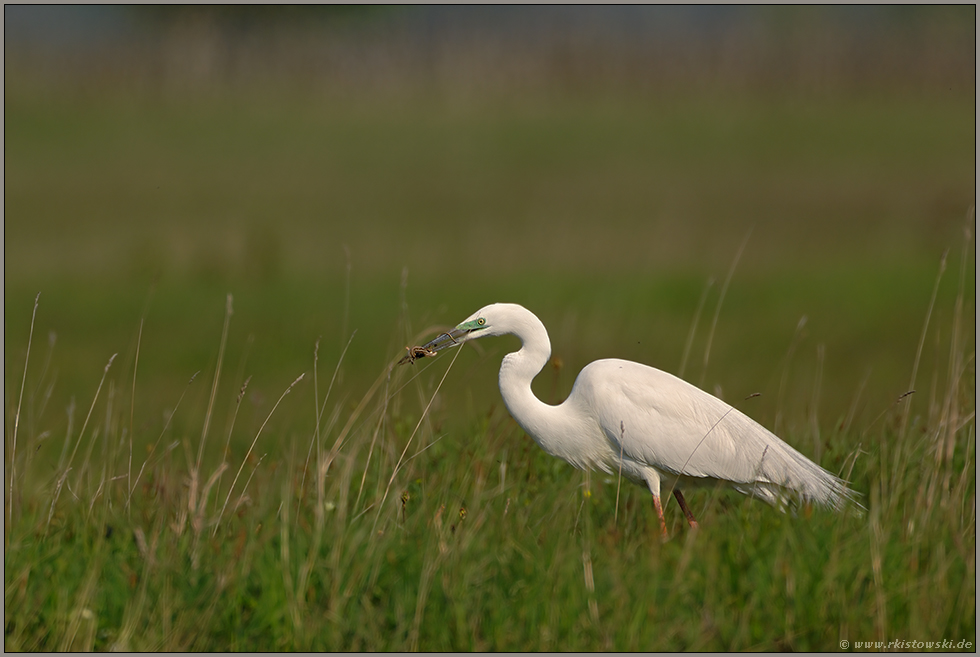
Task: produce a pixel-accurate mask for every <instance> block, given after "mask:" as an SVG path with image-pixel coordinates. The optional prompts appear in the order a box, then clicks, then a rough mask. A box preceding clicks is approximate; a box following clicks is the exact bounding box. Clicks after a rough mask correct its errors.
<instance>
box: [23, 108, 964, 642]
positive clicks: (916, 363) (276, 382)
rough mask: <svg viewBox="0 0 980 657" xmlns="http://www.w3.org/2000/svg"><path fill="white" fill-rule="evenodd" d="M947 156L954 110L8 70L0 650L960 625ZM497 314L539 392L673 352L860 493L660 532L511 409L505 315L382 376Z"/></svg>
mask: <svg viewBox="0 0 980 657" xmlns="http://www.w3.org/2000/svg"><path fill="white" fill-rule="evenodd" d="M975 142H976V135H975V107H974V105H973V102H972V97H970V98H967V99H966V100H963V99H959V98H942V97H939V98H922V97H915V96H914V95H910V96H901V95H899V96H897V97H880V98H879V97H865V98H861V99H836V100H827V99H819V98H818V99H810V100H806V101H804V100H802V99H796V100H792V99H763V98H758V97H753V98H742V97H734V98H725V99H723V100H719V99H717V98H697V97H693V98H683V99H682V98H677V97H674V98H671V99H667V100H658V99H654V98H651V97H644V96H637V97H629V98H622V99H617V100H615V102H614V101H612V100H608V99H605V100H596V99H589V98H579V99H574V100H573V99H563V100H562V101H560V102H559V101H555V100H550V101H549V100H547V99H544V100H542V99H541V98H537V99H532V100H528V101H526V102H524V101H516V100H513V99H511V100H509V101H507V102H504V101H497V102H488V103H486V104H479V105H477V104H473V105H466V104H464V105H454V104H452V103H444V102H440V101H439V100H438V99H419V98H415V99H411V100H400V101H397V102H395V101H393V102H390V103H368V102H366V101H365V102H357V101H353V100H352V101H346V102H339V101H337V100H336V99H334V100H330V99H327V98H324V97H317V96H314V95H311V96H303V95H288V94H287V95H285V96H282V97H280V96H270V95H265V94H258V93H257V94H254V95H248V94H244V93H242V94H238V95H236V94H223V95H222V94H219V95H216V96H215V97H212V98H208V99H206V100H205V99H201V98H190V99H188V98H167V97H155V96H153V95H152V94H133V95H125V94H121V93H106V94H92V95H85V94H81V95H77V94H76V95H68V94H66V95H64V96H58V95H54V96H51V95H44V94H37V93H29V92H27V91H24V92H23V93H8V94H7V97H6V99H5V199H4V205H5V251H4V257H5V264H4V274H5V282H4V317H5V320H4V329H5V338H4V363H5V372H4V376H5V378H4V384H5V385H4V401H5V408H6V415H5V418H6V419H5V441H6V443H5V462H4V463H5V475H6V478H5V480H4V483H5V506H4V512H5V538H6V541H5V568H4V573H5V574H4V584H5V597H4V602H5V611H6V613H5V648H6V649H7V650H58V649H73V650H81V649H91V648H94V649H96V650H108V649H113V648H119V649H128V650H201V651H203V650H222V649H231V650H258V651H265V650H406V649H419V650H427V651H450V650H452V651H456V650H633V651H648V650H649V651H655V650H837V649H840V646H841V643H840V642H841V641H842V640H847V641H850V642H851V645H852V646H853V644H854V643H855V642H858V641H875V640H879V641H892V640H906V641H915V640H921V641H926V640H932V641H941V640H944V639H945V640H952V641H953V642H954V644H955V643H958V642H960V641H969V642H971V646H969V647H968V649H970V650H972V649H975V646H976V607H975V603H976V597H975V594H976V586H975V581H976V559H975V554H976V541H975V539H976V497H975V495H976V486H975V474H976V460H975V459H976V444H975V437H976V434H975V406H976V405H975V342H976V340H975V336H976V321H975V318H976V311H975V297H976V288H975V271H976V270H975V241H974V240H975V237H974V233H973V230H974V227H975V224H974V219H973V209H972V204H973V202H974V198H975V193H976V189H975V175H976V172H975V167H974V163H975ZM743 245H744V249H742V246H743ZM740 249H741V250H740ZM944 253H946V255H945V256H944ZM739 254H740V255H739ZM38 294H40V296H39V302H38V307H37V313H36V318H35V319H34V321H33V331H32V309H33V307H34V306H33V304H34V299H35V297H36V296H37V295H38ZM228 295H231V296H232V297H233V301H232V306H231V307H232V308H233V311H234V312H233V314H232V315H230V316H228V315H227V313H226V298H227V296H228ZM495 301H514V302H519V303H522V304H523V305H525V306H527V307H528V308H530V309H531V310H532V311H534V312H535V313H536V314H538V316H539V317H541V319H542V320H543V321H544V323H545V325H546V326H547V327H548V328H549V331H550V333H551V338H552V345H553V351H554V361H553V364H552V366H550V367H549V368H547V369H546V370H545V371H544V372H543V373H542V374H541V375H540V376H539V377H538V380H536V381H535V390H536V392H537V393H538V395H539V396H540V397H541V398H542V399H544V400H546V401H550V402H557V401H560V400H561V399H563V398H564V396H565V395H566V394H567V393H568V391H569V390H570V389H571V386H572V383H573V381H574V378H575V375H576V374H577V373H578V371H579V370H580V369H581V368H582V367H583V366H584V365H585V364H587V363H588V362H590V361H592V360H594V359H596V358H602V357H621V358H628V359H632V360H637V361H640V362H644V363H647V364H650V365H653V366H656V367H659V368H661V369H664V370H667V371H670V372H674V373H677V374H682V375H683V376H684V377H685V378H687V379H688V380H690V381H691V382H693V383H695V384H698V385H699V386H701V387H702V388H704V389H705V390H708V391H710V392H712V393H714V394H717V395H719V396H721V397H723V398H725V399H726V400H728V401H729V402H731V403H732V404H734V405H735V406H737V407H738V408H740V409H742V410H744V411H745V412H746V413H748V414H749V415H750V416H752V417H754V418H755V419H757V420H758V421H760V422H761V423H762V424H764V425H766V426H767V427H770V428H773V429H774V430H776V431H777V433H779V434H780V435H781V436H782V437H783V438H784V439H785V440H787V442H789V443H791V444H793V445H795V446H796V447H797V448H798V449H800V451H802V452H803V453H804V454H806V455H807V456H809V457H811V458H813V459H814V460H816V461H817V462H819V463H820V464H821V465H823V466H824V467H825V468H827V469H829V470H831V471H833V472H839V473H841V474H842V476H845V477H846V478H848V479H849V480H850V481H851V482H852V485H853V487H854V488H855V490H857V491H858V492H859V493H860V495H861V498H862V503H863V504H864V506H865V507H867V512H866V513H865V514H844V515H834V514H831V513H830V512H827V511H824V510H821V509H809V508H808V509H803V510H802V511H801V512H800V513H798V514H795V515H794V514H788V515H783V514H780V513H778V512H776V511H775V510H773V509H770V508H769V507H767V506H766V505H765V504H762V503H760V502H757V501H754V500H749V499H746V498H743V497H742V496H740V495H738V494H736V493H732V492H726V491H723V490H718V491H702V492H694V493H691V494H690V495H689V500H690V501H691V503H692V507H693V509H694V512H695V514H696V515H697V516H698V518H699V521H700V522H701V527H702V529H701V530H700V531H699V532H698V533H692V532H690V531H689V530H688V529H687V527H686V523H684V520H683V516H682V514H681V513H680V510H679V509H678V508H677V506H676V504H675V503H673V502H670V503H668V504H667V508H666V514H667V520H668V523H669V530H670V534H671V539H670V540H669V541H667V542H664V543H661V542H660V540H659V538H658V527H657V521H656V516H655V514H654V512H653V508H652V505H651V503H650V500H649V494H648V493H647V492H645V491H644V490H642V489H640V488H639V487H636V486H633V485H627V484H624V485H623V487H622V488H621V489H620V488H619V487H618V485H617V484H618V482H616V481H615V480H614V479H612V480H610V479H609V478H608V477H605V476H604V475H598V474H593V475H591V476H588V475H586V474H584V473H581V472H579V471H577V470H574V469H573V468H571V467H570V466H568V465H566V464H564V463H562V462H559V461H557V460H555V459H552V458H551V457H548V456H547V455H546V454H544V453H543V452H542V451H541V450H540V449H539V448H538V447H537V446H536V445H535V444H534V443H533V442H532V441H531V439H530V438H528V437H527V436H525V435H523V433H522V432H521V430H520V429H519V427H517V425H516V424H515V423H514V421H513V420H512V419H511V418H510V417H509V415H508V414H507V412H506V409H504V408H503V405H502V402H501V400H500V396H499V392H498V391H497V389H496V375H497V366H498V365H499V361H500V357H501V356H502V355H503V354H504V353H506V352H507V351H508V350H511V349H513V348H515V347H516V342H515V341H514V340H513V339H510V338H507V339H499V340H495V341H480V343H478V344H476V345H475V346H474V347H472V348H471V347H466V348H464V349H462V350H460V352H459V353H458V355H457V353H455V352H449V353H447V354H444V355H442V356H440V357H439V358H438V359H435V360H434V361H424V362H419V363H417V364H415V365H414V366H411V367H401V368H394V369H392V368H391V366H392V364H393V363H394V362H395V361H396V360H397V359H398V358H399V357H400V356H401V355H403V354H404V347H405V346H406V345H411V344H420V343H421V342H422V341H423V340H425V339H427V338H428V337H432V336H433V335H434V333H435V332H436V331H438V330H441V328H442V327H445V326H447V325H453V324H455V323H457V322H459V321H461V320H462V319H464V318H465V317H466V316H468V315H469V314H470V313H471V312H473V311H474V310H476V309H478V308H479V307H481V306H483V305H486V304H488V303H492V302H495ZM226 322H227V324H226ZM226 326H227V330H225V327H226ZM28 345H30V349H28ZM348 345H349V346H348ZM113 354H117V355H116V356H115V358H114V360H112V364H111V367H109V368H108V369H107V370H106V363H107V362H109V361H110V357H112V356H113ZM454 359H455V360H454ZM25 362H26V369H25ZM450 363H452V366H451V367H450ZM447 369H449V371H448V374H447ZM218 371H220V377H219V378H218V380H217V381H216V372H218ZM25 373H26V374H25ZM104 373H105V374H104ZM103 374H104V376H103ZM444 374H445V380H444V381H443V375H444ZM300 375H304V376H303V378H302V379H301V380H299V381H298V382H297V383H295V385H294V386H292V387H291V384H293V382H294V381H295V380H296V379H297V377H299V376H300ZM192 377H194V378H193V381H192V382H191V383H188V381H189V380H191V378H192ZM440 384H441V385H440ZM913 389H914V390H915V392H914V393H913V394H911V395H908V396H905V397H903V395H904V394H905V393H906V392H908V391H909V390H913ZM287 390H289V391H290V393H289V394H288V395H286V396H285V397H282V395H283V393H285V392H286V391H287ZM328 391H329V394H328ZM753 393H760V395H759V396H756V397H751V398H750V395H752V394H753ZM617 501H618V504H617ZM960 647H966V646H960Z"/></svg>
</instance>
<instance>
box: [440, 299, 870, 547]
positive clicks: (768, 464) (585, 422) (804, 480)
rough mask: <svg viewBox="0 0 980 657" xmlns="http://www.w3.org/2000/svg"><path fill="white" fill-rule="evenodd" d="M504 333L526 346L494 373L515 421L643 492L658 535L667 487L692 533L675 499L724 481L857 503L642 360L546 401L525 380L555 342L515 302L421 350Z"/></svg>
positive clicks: (837, 503)
mask: <svg viewBox="0 0 980 657" xmlns="http://www.w3.org/2000/svg"><path fill="white" fill-rule="evenodd" d="M505 334H513V335H516V336H517V337H518V338H520V340H521V342H522V343H523V346H522V348H521V349H520V350H518V351H516V352H513V353H510V354H507V355H506V356H504V359H503V362H502V363H501V366H500V392H501V395H502V396H503V399H504V404H506V406H507V410H509V411H510V414H511V415H512V416H513V417H514V419H515V420H516V421H517V423H518V424H519V425H520V426H521V428H523V429H524V431H526V432H527V434H528V435H530V436H531V437H532V438H533V439H534V440H535V442H537V443H538V445H540V446H541V448H542V449H544V451H546V452H547V453H548V454H551V455H552V456H557V457H559V458H562V459H564V460H565V461H567V462H569V463H571V464H572V465H574V466H575V467H577V468H582V469H593V470H601V471H603V472H607V473H610V474H615V475H619V474H620V473H622V476H623V477H626V478H627V479H630V480H632V481H634V482H637V483H639V484H642V485H646V486H647V487H648V488H649V489H650V491H651V493H652V494H653V501H654V506H655V508H656V510H657V515H658V517H659V519H660V524H661V531H662V533H663V534H664V535H666V531H667V529H666V523H665V521H664V517H663V509H662V506H661V503H660V494H661V491H662V490H673V492H674V494H675V496H676V498H677V501H678V503H679V504H680V506H681V508H682V510H683V511H684V513H685V515H686V517H687V519H688V522H689V523H690V525H691V526H692V527H697V522H696V521H695V520H694V516H693V515H692V514H691V512H690V509H689V508H688V507H687V504H686V502H685V500H684V496H683V493H682V492H681V491H682V489H684V488H688V487H691V486H713V485H715V484H717V483H719V482H720V483H722V484H726V485H728V486H730V487H732V488H734V489H735V490H737V491H739V492H741V493H744V494H746V495H752V496H754V497H757V498H759V499H761V500H764V501H766V502H768V503H770V504H773V505H777V506H783V505H785V504H788V503H791V502H798V503H808V502H814V503H817V504H820V505H824V506H828V507H830V508H832V509H836V510H839V509H842V508H843V507H845V506H846V505H848V504H849V503H852V502H853V501H854V498H855V493H854V492H853V491H852V490H850V489H849V488H848V487H847V485H846V483H845V482H844V481H843V480H841V479H840V478H838V477H836V476H834V475H833V474H831V473H830V472H827V471H826V470H824V469H823V468H821V467H820V466H818V465H817V464H815V463H813V462H812V461H810V460H809V459H808V458H806V457H805V456H803V455H802V454H800V453H799V452H798V451H796V450H795V449H793V448H792V447H790V446H789V445H787V444H786V443H785V442H783V441H782V440H780V439H779V438H778V437H777V436H776V435H775V434H773V433H772V432H770V431H768V430H767V429H765V428H764V427H763V426H762V425H760V424H759V423H757V422H755V421H754V420H752V419H751V418H749V417H748V416H746V415H745V414H744V413H742V412H740V411H739V410H737V409H735V408H733V407H732V406H730V405H729V404H726V403H725V402H723V401H721V400H720V399H718V398H717V397H714V396H712V395H710V394H708V393H706V392H704V391H703V390H701V389H699V388H697V387H695V386H693V385H691V384H689V383H687V382H686V381H684V380H682V379H679V378H677V377H676V376H673V375H672V374H668V373H666V372H662V371H660V370H657V369H654V368H652V367H648V366H646V365H642V364H640V363H634V362H631V361H627V360H619V359H615V358H610V359H605V360H597V361H595V362H593V363H590V364H589V365H587V366H586V367H585V368H583V369H582V371H581V373H580V374H579V375H578V378H577V379H576V380H575V385H574V386H573V387H572V392H571V394H569V396H568V398H567V399H566V400H565V401H564V402H562V403H561V404H558V405H556V406H552V405H550V404H545V403H544V402H542V401H541V400H539V399H538V398H537V397H535V396H534V393H533V392H532V391H531V380H532V379H533V378H534V377H535V376H536V375H537V374H538V373H539V372H540V371H541V369H542V368H543V367H544V366H545V364H547V362H548V359H549V358H550V357H551V341H550V340H549V339H548V332H547V330H546V329H545V327H544V324H542V323H541V321H540V320H539V319H538V318H537V317H536V316H535V315H534V314H533V313H531V312H530V311H529V310H527V309H526V308H524V307H522V306H519V305H517V304H511V303H497V304H493V305H490V306H487V307H485V308H482V309H480V310H478V311H477V312H475V313H474V314H473V315H471V316H470V317H469V318H467V319H466V321H464V322H462V323H461V324H459V325H458V326H457V327H456V328H455V329H453V330H452V331H450V332H449V333H444V334H442V335H441V336H439V337H438V338H436V339H435V340H433V341H431V342H429V343H428V344H427V345H425V346H424V347H423V348H422V349H423V352H422V353H423V355H432V354H433V352H436V351H439V350H440V349H445V348H447V347H452V346H456V345H459V344H462V343H463V342H466V341H467V340H472V339H476V338H482V337H490V336H496V335H505Z"/></svg>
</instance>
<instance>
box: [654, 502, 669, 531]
mask: <svg viewBox="0 0 980 657" xmlns="http://www.w3.org/2000/svg"><path fill="white" fill-rule="evenodd" d="M653 506H654V508H655V509H656V510H657V517H658V518H660V535H661V536H662V537H663V538H665V539H666V538H667V521H666V520H664V508H663V507H662V506H660V496H659V495H657V494H656V493H654V494H653Z"/></svg>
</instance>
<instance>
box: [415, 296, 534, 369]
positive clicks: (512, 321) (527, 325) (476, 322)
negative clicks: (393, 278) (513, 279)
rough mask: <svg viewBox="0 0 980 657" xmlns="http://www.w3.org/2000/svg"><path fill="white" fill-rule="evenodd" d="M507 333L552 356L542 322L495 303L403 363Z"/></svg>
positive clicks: (523, 311) (418, 349)
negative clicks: (479, 339)
mask: <svg viewBox="0 0 980 657" xmlns="http://www.w3.org/2000/svg"><path fill="white" fill-rule="evenodd" d="M508 333H512V334H514V335H517V336H518V337H519V338H521V342H524V343H525V344H526V343H527V340H529V339H530V340H532V341H533V342H534V343H535V344H536V345H537V346H539V347H541V348H543V350H544V351H546V352H548V353H550V352H551V343H550V342H549V341H548V332H547V331H546V330H545V328H544V325H543V324H542V323H541V320H539V319H538V318H537V317H535V316H534V315H533V314H532V313H531V312H530V311H529V310H527V309H526V308H524V307H523V306H519V305H517V304H516V303H494V304H491V305H489V306H485V307H484V308H481V309H480V310H477V311H476V312H475V313H473V314H472V315H470V316H469V317H467V318H466V319H465V320H464V321H463V322H461V323H459V324H457V325H456V328H454V329H452V330H451V331H447V332H446V333H443V334H442V335H440V336H437V337H436V338H435V339H434V340H432V341H430V342H428V343H426V344H425V345H423V346H421V347H413V348H412V350H410V352H411V353H409V355H408V356H406V357H405V358H403V359H402V362H413V361H414V360H415V359H416V358H421V357H424V356H434V355H435V352H437V351H441V350H443V349H448V348H449V347H458V346H459V345H461V344H463V343H464V342H467V341H469V340H475V339H477V338H485V337H491V336H496V335H506V334H508ZM418 352H421V353H418Z"/></svg>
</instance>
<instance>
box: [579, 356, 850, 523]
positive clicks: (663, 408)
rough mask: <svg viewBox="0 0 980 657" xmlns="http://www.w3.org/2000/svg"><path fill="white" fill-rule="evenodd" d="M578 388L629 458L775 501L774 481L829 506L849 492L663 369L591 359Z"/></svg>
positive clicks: (757, 426) (766, 433) (742, 416)
mask: <svg viewBox="0 0 980 657" xmlns="http://www.w3.org/2000/svg"><path fill="white" fill-rule="evenodd" d="M576 388H580V390H578V391H573V395H576V393H577V394H578V396H579V398H580V399H589V400H591V403H592V404H593V412H594V413H595V416H596V417H597V418H598V420H599V423H600V425H601V427H602V429H603V432H604V433H605V434H606V437H607V438H608V439H609V440H610V442H611V443H612V448H613V450H614V451H615V452H616V453H619V452H620V450H622V454H623V455H624V456H625V457H628V458H630V459H632V460H634V461H637V462H640V463H644V464H646V465H650V466H653V467H655V468H657V469H659V470H661V471H664V472H670V473H673V474H678V475H684V476H687V477H699V478H711V479H718V480H722V481H727V482H730V483H731V484H733V485H735V487H736V488H739V490H743V492H746V493H754V494H757V495H758V496H760V497H763V498H765V499H769V501H775V500H774V499H773V495H774V494H773V492H772V491H773V490H774V489H773V488H772V486H778V487H785V488H790V489H793V490H795V491H797V492H798V493H799V494H800V495H802V496H803V497H804V498H806V499H814V500H816V501H819V502H824V503H828V504H832V505H834V506H837V505H838V499H839V498H840V497H841V496H842V495H843V496H845V497H847V496H848V494H850V491H848V490H847V488H846V486H845V485H844V483H843V482H842V481H840V480H839V479H838V478H837V477H835V476H834V475H832V474H831V473H829V472H827V471H826V470H824V469H823V468H821V467H820V466H818V465H816V464H815V463H813V462H812V461H810V460H809V459H807V458H806V457H805V456H803V455H802V454H800V453H799V452H798V451H796V450H795V449H793V448H792V447H790V446H789V445H788V444H786V443H785V442H783V441H782V440H780V439H779V438H778V437H777V436H776V435H774V434H773V433H772V432H770V431H768V430H767V429H765V428H764V427H763V426H762V425H760V424H758V423H757V422H755V421H754V420H752V419H751V418H749V417H748V416H746V415H745V414H744V413H741V412H740V411H738V410H737V409H735V408H733V407H732V406H730V405H729V404H726V403H725V402H723V401H721V400H720V399H718V398H717V397H714V396H712V395H709V394H708V393H706V392H704V391H703V390H701V389H699V388H697V387H695V386H693V385H691V384H689V383H687V382H686V381H683V380H682V379H679V378H677V377H675V376H673V375H671V374H668V373H666V372H662V371H660V370H657V369H654V368H652V367H647V366H645V365H641V364H639V363H633V362H630V361H623V360H615V359H610V360H602V361H596V362H595V363H592V364H590V365H589V366H587V367H586V368H585V369H583V370H582V373H581V374H580V375H579V380H577V381H576ZM757 486H762V488H756V487H757ZM844 491H846V492H844ZM777 497H778V496H777Z"/></svg>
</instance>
